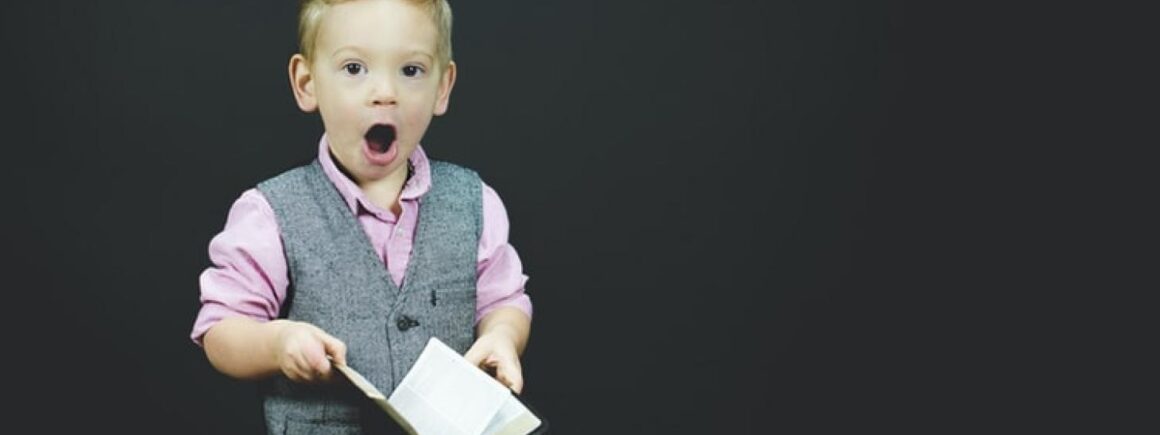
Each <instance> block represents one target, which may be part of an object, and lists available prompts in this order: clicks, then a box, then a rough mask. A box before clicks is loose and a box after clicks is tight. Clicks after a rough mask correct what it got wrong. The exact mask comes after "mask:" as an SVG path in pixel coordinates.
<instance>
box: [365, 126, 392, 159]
mask: <svg viewBox="0 0 1160 435" xmlns="http://www.w3.org/2000/svg"><path fill="white" fill-rule="evenodd" d="M365 137H366V140H367V145H368V146H369V147H370V150H371V151H372V152H375V153H378V154H384V153H386V152H387V151H389V150H390V149H391V144H394V143H395V126H393V125H390V124H375V125H374V126H373V127H371V128H370V130H367V134H366V136H365Z"/></svg>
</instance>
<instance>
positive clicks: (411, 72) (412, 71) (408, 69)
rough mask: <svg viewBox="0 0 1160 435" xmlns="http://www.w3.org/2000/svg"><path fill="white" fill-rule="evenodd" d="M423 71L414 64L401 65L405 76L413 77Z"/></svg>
mask: <svg viewBox="0 0 1160 435" xmlns="http://www.w3.org/2000/svg"><path fill="white" fill-rule="evenodd" d="M422 73H423V68H422V67H419V66H415V65H407V66H405V67H403V75H405V76H407V77H415V76H417V75H419V74H422Z"/></svg>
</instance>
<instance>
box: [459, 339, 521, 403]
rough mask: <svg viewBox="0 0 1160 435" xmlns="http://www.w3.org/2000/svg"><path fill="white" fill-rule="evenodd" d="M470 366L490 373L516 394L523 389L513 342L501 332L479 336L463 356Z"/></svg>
mask: <svg viewBox="0 0 1160 435" xmlns="http://www.w3.org/2000/svg"><path fill="white" fill-rule="evenodd" d="M463 357H464V358H467V360H468V361H471V363H472V364H475V365H477V366H479V368H481V369H483V370H484V371H486V372H488V373H492V376H495V378H496V380H498V381H499V382H500V383H502V384H504V385H506V386H507V387H508V388H510V389H511V390H512V391H515V392H516V393H517V394H519V392H520V391H521V390H523V389H524V375H523V369H521V368H520V357H519V354H518V353H516V344H515V341H514V340H513V339H512V338H511V337H510V336H508V335H507V334H504V333H502V332H499V331H496V332H490V333H487V334H484V335H481V336H480V337H479V338H478V339H476V340H475V343H474V344H472V345H471V349H468V350H467V353H466V354H464V355H463Z"/></svg>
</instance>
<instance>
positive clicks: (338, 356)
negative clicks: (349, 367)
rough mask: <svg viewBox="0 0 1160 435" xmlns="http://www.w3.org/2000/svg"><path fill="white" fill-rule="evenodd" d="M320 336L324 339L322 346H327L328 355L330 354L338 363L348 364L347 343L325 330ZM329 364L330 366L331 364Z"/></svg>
mask: <svg viewBox="0 0 1160 435" xmlns="http://www.w3.org/2000/svg"><path fill="white" fill-rule="evenodd" d="M319 338H321V339H322V346H323V347H324V348H325V351H326V355H330V357H331V358H333V359H334V362H335V363H336V364H342V365H346V343H343V342H342V340H339V339H337V338H334V337H333V336H331V335H330V334H327V333H325V332H323V333H320V334H319ZM327 366H328V367H329V364H327Z"/></svg>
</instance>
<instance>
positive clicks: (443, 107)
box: [435, 61, 455, 116]
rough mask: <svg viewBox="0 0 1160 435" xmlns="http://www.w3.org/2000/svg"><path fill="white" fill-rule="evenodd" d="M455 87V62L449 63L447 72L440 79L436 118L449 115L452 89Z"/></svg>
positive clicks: (436, 101)
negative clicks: (445, 114)
mask: <svg viewBox="0 0 1160 435" xmlns="http://www.w3.org/2000/svg"><path fill="white" fill-rule="evenodd" d="M453 87H455V61H451V62H447V68H446V71H444V72H443V76H442V77H440V78H439V94H438V95H437V97H436V100H435V116H439V115H442V114H444V113H447V106H448V104H450V103H451V88H453Z"/></svg>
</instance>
